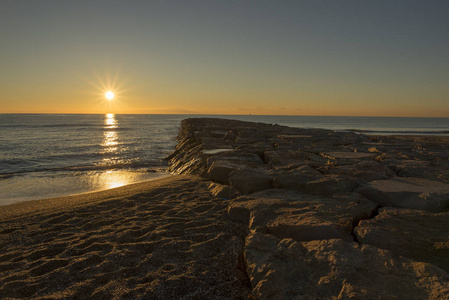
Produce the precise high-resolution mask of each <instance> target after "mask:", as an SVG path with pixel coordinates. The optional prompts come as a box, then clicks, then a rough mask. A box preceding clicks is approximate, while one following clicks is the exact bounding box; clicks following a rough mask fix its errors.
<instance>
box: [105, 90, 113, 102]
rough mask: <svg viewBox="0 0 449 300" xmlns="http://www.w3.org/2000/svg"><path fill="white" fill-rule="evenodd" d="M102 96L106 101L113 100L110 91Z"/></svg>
mask: <svg viewBox="0 0 449 300" xmlns="http://www.w3.org/2000/svg"><path fill="white" fill-rule="evenodd" d="M104 95H105V97H106V98H107V99H108V100H112V99H114V93H113V92H111V91H107V92H106V94H104Z"/></svg>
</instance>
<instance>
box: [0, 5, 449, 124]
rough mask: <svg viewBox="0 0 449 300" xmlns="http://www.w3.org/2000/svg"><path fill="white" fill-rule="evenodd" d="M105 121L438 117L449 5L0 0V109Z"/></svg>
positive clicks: (444, 103)
mask: <svg viewBox="0 0 449 300" xmlns="http://www.w3.org/2000/svg"><path fill="white" fill-rule="evenodd" d="M107 89H111V90H112V91H114V92H115V93H116V96H117V97H116V99H115V100H113V101H111V102H108V101H107V100H105V97H104V93H105V92H106V91H107ZM106 112H113V113H203V114H249V113H251V114H290V115H346V116H422V117H427V116H430V117H449V1H431V0H429V1H424V0H423V1H414V0H407V1H400V0H394V1H391V0H388V1H374V0H373V1H360V0H354V1H334V0H329V1H318V0H317V1H299V0H295V1H274V0H272V1H265V0H254V1H248V0H247V1H245V0H241V1H229V0H227V1H212V0H207V1H169V0H165V1H111V0H108V1H69V0H65V1H60V0H57V1H46V0H39V1H31V0H30V1H25V0H1V1H0V113H106Z"/></svg>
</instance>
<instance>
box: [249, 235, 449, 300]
mask: <svg viewBox="0 0 449 300" xmlns="http://www.w3.org/2000/svg"><path fill="white" fill-rule="evenodd" d="M244 255H245V260H246V263H247V273H248V276H249V278H250V281H251V285H252V287H253V293H254V296H255V297H256V298H258V299H448V298H449V283H448V281H449V274H447V273H446V272H444V271H443V270H441V269H439V268H437V267H435V266H432V265H430V264H427V263H422V262H415V261H413V260H410V259H408V258H403V257H399V256H396V255H394V254H393V253H392V252H390V251H388V250H383V249H379V248H376V247H373V246H370V245H359V244H357V243H354V242H346V241H343V240H322V241H310V242H296V241H294V240H292V239H283V240H280V239H277V238H276V237H274V236H272V235H265V234H261V233H253V234H251V235H250V236H248V237H247V239H246V246H245V252H244Z"/></svg>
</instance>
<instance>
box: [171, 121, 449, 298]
mask: <svg viewBox="0 0 449 300" xmlns="http://www.w3.org/2000/svg"><path fill="white" fill-rule="evenodd" d="M167 160H168V162H169V170H170V171H171V172H172V173H175V174H190V175H197V176H200V177H203V178H205V179H206V180H208V181H210V183H209V190H210V192H211V193H212V195H213V196H215V197H217V199H218V200H217V201H220V200H219V199H223V201H225V200H226V201H228V203H229V204H228V207H227V214H228V218H229V219H230V220H232V221H233V222H236V223H238V224H241V225H243V226H244V227H245V228H246V239H245V241H244V245H243V256H244V269H245V270H246V273H247V275H248V278H249V282H250V288H251V289H252V294H253V296H254V297H255V298H258V299H449V274H448V273H449V137H431V136H421V137H420V136H366V135H362V134H356V133H354V132H334V131H330V130H322V129H299V128H290V127H285V126H280V125H272V124H262V123H251V122H243V121H235V120H225V119H212V118H198V119H186V120H184V121H183V122H182V125H181V130H180V133H179V136H178V144H177V146H176V149H175V152H174V153H173V154H172V155H170V156H169V157H168V158H167Z"/></svg>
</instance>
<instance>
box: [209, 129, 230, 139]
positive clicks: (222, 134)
mask: <svg viewBox="0 0 449 300" xmlns="http://www.w3.org/2000/svg"><path fill="white" fill-rule="evenodd" d="M226 133H228V132H227V131H225V130H214V131H212V132H211V133H210V135H211V136H213V137H215V138H224V137H225V135H226Z"/></svg>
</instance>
